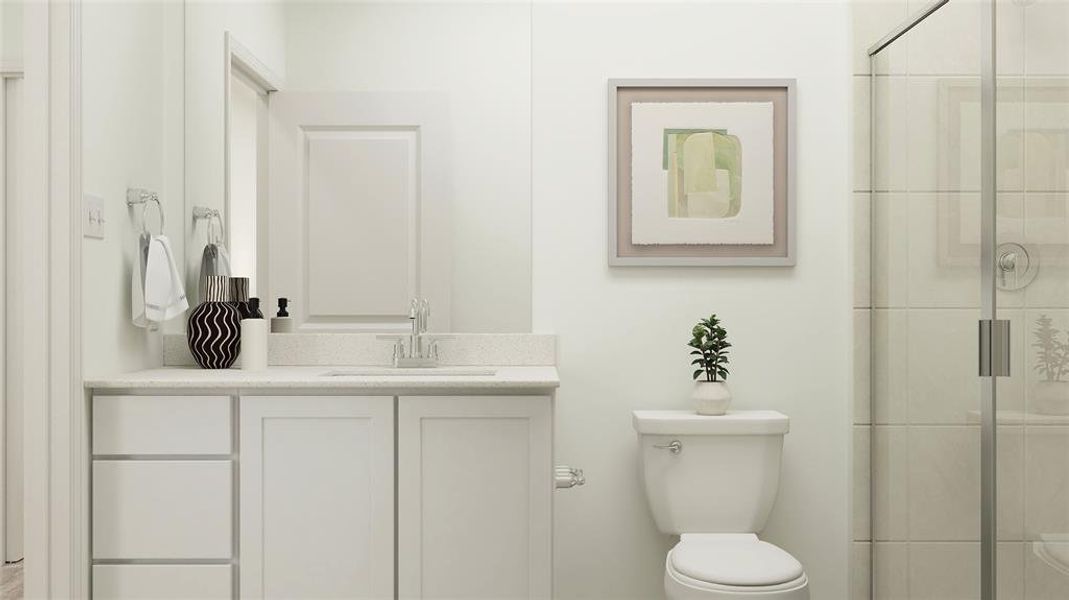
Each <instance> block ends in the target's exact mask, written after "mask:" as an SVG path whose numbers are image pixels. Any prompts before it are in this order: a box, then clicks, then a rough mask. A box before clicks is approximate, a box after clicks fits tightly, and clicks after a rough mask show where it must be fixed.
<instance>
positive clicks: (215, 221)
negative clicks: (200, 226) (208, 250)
mask: <svg viewBox="0 0 1069 600" xmlns="http://www.w3.org/2000/svg"><path fill="white" fill-rule="evenodd" d="M201 220H205V221H208V226H207V232H206V233H207V240H208V243H209V244H221V243H222V242H223V231H224V230H225V227H224V225H223V215H222V214H220V213H219V211H218V210H216V209H214V208H208V207H206V206H194V207H193V221H194V223H195V222H197V221H201ZM217 225H218V228H217V227H216V226H217Z"/></svg>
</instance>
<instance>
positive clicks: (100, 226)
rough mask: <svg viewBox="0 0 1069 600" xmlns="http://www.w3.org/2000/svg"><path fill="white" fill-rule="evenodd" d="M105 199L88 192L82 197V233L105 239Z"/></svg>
mask: <svg viewBox="0 0 1069 600" xmlns="http://www.w3.org/2000/svg"><path fill="white" fill-rule="evenodd" d="M106 223H107V220H106V219H105V217H104V199H103V198H101V197H100V196H93V195H92V194H86V195H85V197H84V198H83V199H82V235H83V236H84V237H87V238H94V239H98V240H102V239H104V225H105V224H106Z"/></svg>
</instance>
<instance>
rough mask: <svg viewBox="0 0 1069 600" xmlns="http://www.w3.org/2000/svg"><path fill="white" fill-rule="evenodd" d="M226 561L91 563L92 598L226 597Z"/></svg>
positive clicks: (230, 591)
mask: <svg viewBox="0 0 1069 600" xmlns="http://www.w3.org/2000/svg"><path fill="white" fill-rule="evenodd" d="M232 578H233V574H232V572H231V568H230V565H95V566H94V567H93V600H157V599H158V600H164V599H167V600H172V599H174V600H177V599H179V598H181V599H182V600H229V599H230V598H232V597H233V590H234V587H233V583H232Z"/></svg>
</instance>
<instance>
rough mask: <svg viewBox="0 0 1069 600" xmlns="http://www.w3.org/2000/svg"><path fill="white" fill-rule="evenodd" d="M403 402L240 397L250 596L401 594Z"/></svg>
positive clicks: (245, 575)
mask: <svg viewBox="0 0 1069 600" xmlns="http://www.w3.org/2000/svg"><path fill="white" fill-rule="evenodd" d="M393 412H394V399H393V397H390V396H364V397H349V396H302V397H292V396H262V397H257V396H252V397H242V398H241V399H240V415H241V416H240V418H241V428H240V431H241V453H240V456H241V501H240V511H241V527H240V532H241V534H240V535H241V596H242V597H243V598H392V597H393V596H394V452H393V444H394V442H393V440H394V437H393V434H394V422H393Z"/></svg>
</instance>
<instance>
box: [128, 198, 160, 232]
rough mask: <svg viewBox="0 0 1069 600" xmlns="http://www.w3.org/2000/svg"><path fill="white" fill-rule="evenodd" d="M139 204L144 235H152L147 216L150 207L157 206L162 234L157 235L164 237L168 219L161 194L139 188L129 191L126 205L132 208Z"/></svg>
mask: <svg viewBox="0 0 1069 600" xmlns="http://www.w3.org/2000/svg"><path fill="white" fill-rule="evenodd" d="M138 204H140V205H141V231H142V232H144V233H152V231H151V230H149V228H148V221H147V220H146V218H145V216H146V212H147V211H148V205H149V204H155V205H156V214H157V215H159V217H160V232H159V234H157V235H163V229H164V226H165V224H166V222H165V221H166V218H165V217H164V215H163V204H162V203H161V202H160V196H159V194H157V193H156V192H153V191H150V190H142V189H138V188H130V189H127V190H126V205H127V206H131V207H132V206H135V205H138Z"/></svg>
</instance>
